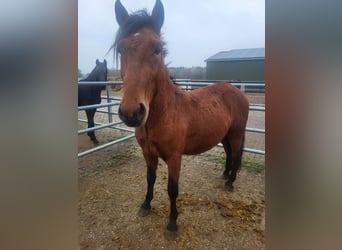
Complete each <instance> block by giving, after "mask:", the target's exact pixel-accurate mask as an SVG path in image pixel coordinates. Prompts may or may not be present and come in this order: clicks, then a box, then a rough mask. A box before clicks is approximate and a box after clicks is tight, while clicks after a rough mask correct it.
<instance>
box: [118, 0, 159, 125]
mask: <svg viewBox="0 0 342 250" xmlns="http://www.w3.org/2000/svg"><path fill="white" fill-rule="evenodd" d="M115 14H116V20H117V22H118V24H119V26H120V28H119V31H118V33H117V37H116V41H115V44H114V48H115V53H116V54H117V55H120V63H121V77H122V80H123V96H122V100H121V105H120V107H119V117H120V119H121V120H122V121H123V122H124V123H125V124H126V125H127V126H131V127H139V126H144V124H145V123H146V120H147V117H148V115H149V107H150V103H151V100H152V98H153V97H154V95H155V93H156V90H157V87H158V82H160V78H161V77H162V76H161V74H162V72H163V70H161V69H162V68H163V67H165V65H164V59H163V58H164V50H163V44H164V43H163V41H162V40H161V37H160V29H161V27H162V25H163V22H164V7H163V5H162V3H161V1H160V0H157V1H156V3H155V6H154V8H153V11H152V15H149V14H147V12H146V11H139V12H135V13H133V14H131V15H129V14H128V12H127V10H126V9H125V7H124V6H123V5H122V4H121V2H120V0H117V1H116V3H115Z"/></svg>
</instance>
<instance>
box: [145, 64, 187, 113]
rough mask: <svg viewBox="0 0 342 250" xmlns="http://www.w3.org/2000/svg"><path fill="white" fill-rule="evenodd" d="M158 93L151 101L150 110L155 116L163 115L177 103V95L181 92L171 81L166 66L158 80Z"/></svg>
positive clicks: (156, 92)
mask: <svg viewBox="0 0 342 250" xmlns="http://www.w3.org/2000/svg"><path fill="white" fill-rule="evenodd" d="M155 84H156V86H157V88H156V91H155V94H154V96H153V98H152V100H151V105H150V110H151V111H152V112H153V114H157V113H158V115H163V114H165V110H166V109H167V108H168V107H170V106H173V105H174V104H175V102H176V95H177V94H180V93H179V92H180V91H181V90H180V89H179V88H178V87H177V86H176V85H175V84H174V83H173V82H172V80H171V79H170V76H169V73H168V71H167V69H166V66H164V68H163V69H162V70H160V73H159V75H158V77H157V78H156V83H155Z"/></svg>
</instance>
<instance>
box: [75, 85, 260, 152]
mask: <svg viewBox="0 0 342 250" xmlns="http://www.w3.org/2000/svg"><path fill="white" fill-rule="evenodd" d="M174 81H175V83H176V84H177V85H178V86H180V87H181V88H182V89H184V90H187V91H191V90H194V89H196V88H200V87H204V86H208V85H210V84H212V83H214V82H219V81H222V80H218V81H212V80H210V81H208V80H191V79H176V80H174ZM228 82H230V83H232V84H233V85H235V86H236V87H238V88H240V89H241V90H242V91H244V92H246V93H247V94H248V93H265V82H263V81H253V82H252V81H248V82H247V81H246V82H241V81H228ZM78 84H79V85H92V86H97V85H106V91H105V92H106V95H104V96H101V99H102V102H101V103H100V104H95V105H87V106H80V107H78V112H79V115H78V121H79V122H81V123H87V120H86V119H82V118H80V112H82V111H84V110H86V109H91V108H97V109H98V110H97V113H102V114H105V116H106V122H103V121H101V122H100V121H95V127H93V128H85V129H80V130H78V135H81V134H84V133H87V132H89V131H96V130H100V129H104V128H111V129H115V130H120V131H125V132H128V135H126V136H123V137H121V138H118V139H115V140H112V141H110V142H107V143H104V144H102V145H99V146H95V147H93V148H91V149H88V150H85V151H82V152H79V153H78V157H82V156H85V155H88V154H91V153H94V152H96V151H99V150H102V149H105V148H108V147H111V146H113V145H115V144H119V143H121V142H124V141H127V140H130V139H132V138H133V137H135V134H134V129H133V128H129V127H126V126H125V125H124V124H123V122H122V121H121V120H119V119H118V113H117V107H118V106H119V105H120V101H121V99H120V95H115V96H113V94H112V92H113V91H112V86H122V81H104V82H78ZM249 110H250V116H251V111H252V112H253V113H254V112H262V113H263V114H262V115H263V118H261V121H262V127H263V128H260V127H259V128H255V127H247V128H246V132H248V133H253V134H258V135H261V136H262V140H263V145H264V141H265V132H266V131H265V122H264V116H265V106H264V104H253V105H250V107H249ZM114 117H115V118H116V119H114ZM95 118H96V115H95ZM249 119H250V117H249ZM247 126H248V125H247ZM217 146H218V147H223V145H222V144H221V143H219V144H218V145H217ZM243 150H244V151H245V152H249V153H252V154H257V155H263V156H264V155H265V154H266V152H265V150H264V148H263V149H260V148H259V149H256V148H251V147H244V149H243Z"/></svg>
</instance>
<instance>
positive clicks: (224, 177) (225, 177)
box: [221, 174, 229, 180]
mask: <svg viewBox="0 0 342 250" xmlns="http://www.w3.org/2000/svg"><path fill="white" fill-rule="evenodd" d="M221 178H222V179H223V180H228V178H229V176H228V175H225V174H223V175H222V176H221Z"/></svg>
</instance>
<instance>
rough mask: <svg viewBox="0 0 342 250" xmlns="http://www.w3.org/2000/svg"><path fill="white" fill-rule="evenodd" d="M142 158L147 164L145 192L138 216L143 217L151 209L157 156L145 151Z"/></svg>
mask: <svg viewBox="0 0 342 250" xmlns="http://www.w3.org/2000/svg"><path fill="white" fill-rule="evenodd" d="M144 158H145V161H146V164H147V175H146V177H147V193H146V197H145V201H144V202H143V204H141V206H140V209H139V212H138V216H140V217H144V216H146V215H148V214H149V213H150V211H151V201H152V199H153V188H154V183H155V181H156V177H157V175H156V172H157V166H158V157H156V156H152V155H149V154H147V153H145V154H144Z"/></svg>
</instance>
